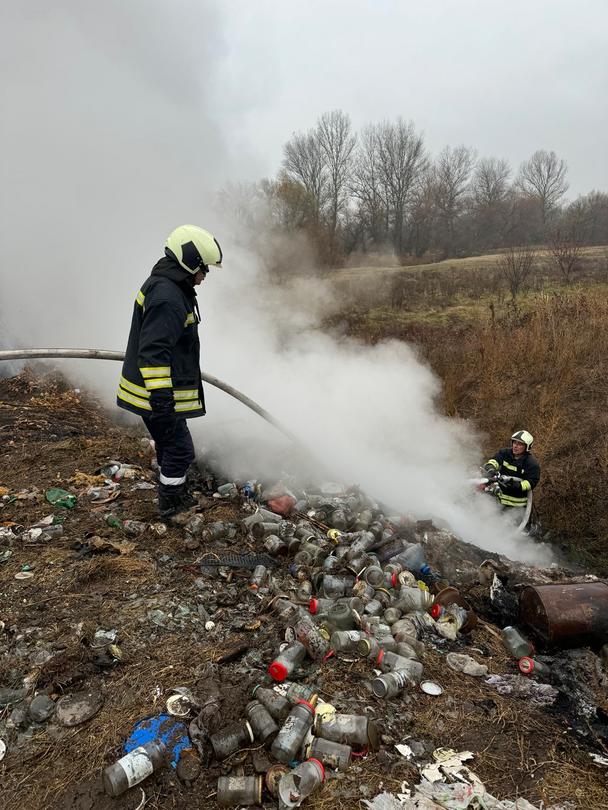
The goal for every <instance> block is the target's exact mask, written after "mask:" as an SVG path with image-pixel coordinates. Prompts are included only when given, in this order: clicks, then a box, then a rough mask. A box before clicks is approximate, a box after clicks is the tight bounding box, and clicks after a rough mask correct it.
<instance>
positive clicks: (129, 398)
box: [116, 388, 152, 411]
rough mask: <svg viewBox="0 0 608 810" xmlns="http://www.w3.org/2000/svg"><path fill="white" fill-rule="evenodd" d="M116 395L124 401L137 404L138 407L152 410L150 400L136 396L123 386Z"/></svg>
mask: <svg viewBox="0 0 608 810" xmlns="http://www.w3.org/2000/svg"><path fill="white" fill-rule="evenodd" d="M116 396H117V397H118V398H119V399H122V400H123V401H124V402H128V403H129V404H131V405H136V406H137V407H138V408H141V409H142V410H144V411H151V410H152V406H151V405H150V403H149V402H146V400H145V399H142V398H141V397H136V396H134V395H133V394H129V392H128V391H125V390H123V389H122V388H119V389H118V391H117V392H116Z"/></svg>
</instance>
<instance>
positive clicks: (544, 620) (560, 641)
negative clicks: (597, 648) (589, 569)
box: [519, 582, 608, 647]
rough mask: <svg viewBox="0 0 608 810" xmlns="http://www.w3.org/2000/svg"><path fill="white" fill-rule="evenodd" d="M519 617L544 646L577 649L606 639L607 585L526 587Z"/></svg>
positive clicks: (570, 583) (600, 583)
mask: <svg viewBox="0 0 608 810" xmlns="http://www.w3.org/2000/svg"><path fill="white" fill-rule="evenodd" d="M519 618H520V621H521V623H522V624H524V625H526V626H527V627H529V628H530V629H531V630H533V631H534V632H535V633H536V635H537V636H538V637H539V638H540V639H542V640H543V641H544V642H545V643H546V644H549V645H552V646H556V647H580V646H584V645H585V644H592V643H594V642H602V643H605V642H606V641H607V640H608V583H606V582H580V583H573V582H569V583H563V584H560V583H553V584H551V585H528V586H527V587H526V588H524V589H523V591H522V592H521V594H520V597H519Z"/></svg>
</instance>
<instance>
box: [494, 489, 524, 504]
mask: <svg viewBox="0 0 608 810" xmlns="http://www.w3.org/2000/svg"><path fill="white" fill-rule="evenodd" d="M500 502H501V503H502V504H503V505H504V506H525V505H526V504H527V503H528V499H527V498H516V497H514V496H513V495H505V494H504V492H503V493H502V494H501V495H500Z"/></svg>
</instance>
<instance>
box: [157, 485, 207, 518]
mask: <svg viewBox="0 0 608 810" xmlns="http://www.w3.org/2000/svg"><path fill="white" fill-rule="evenodd" d="M197 503H198V501H197V500H196V498H193V497H192V495H190V493H189V492H188V490H187V488H186V485H185V484H182V485H181V486H177V487H170V486H167V485H163V484H161V486H160V487H159V491H158V511H159V512H160V516H161V517H162V518H170V517H173V515H177V514H179V513H180V512H186V511H187V510H188V509H192V507H193V506H196V505H197Z"/></svg>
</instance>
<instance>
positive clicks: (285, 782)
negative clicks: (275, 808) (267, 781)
mask: <svg viewBox="0 0 608 810" xmlns="http://www.w3.org/2000/svg"><path fill="white" fill-rule="evenodd" d="M324 781H325V768H324V767H323V763H322V762H320V761H319V760H318V759H315V758H314V757H311V758H310V759H307V760H305V761H304V762H300V764H299V765H297V766H296V767H295V768H294V769H293V770H292V771H290V772H289V773H286V774H285V776H283V777H282V778H281V781H280V782H279V806H280V807H281V808H289V807H299V806H300V804H301V803H302V802H303V801H304V799H306V797H307V796H310V794H311V793H314V791H315V790H317V789H318V788H320V787H321V785H322V784H323V782H324Z"/></svg>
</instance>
